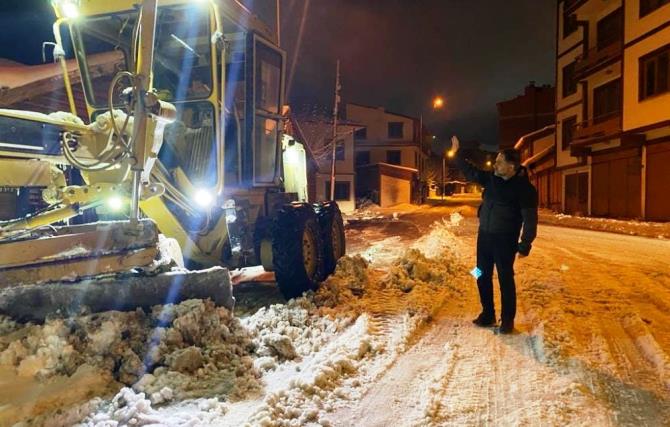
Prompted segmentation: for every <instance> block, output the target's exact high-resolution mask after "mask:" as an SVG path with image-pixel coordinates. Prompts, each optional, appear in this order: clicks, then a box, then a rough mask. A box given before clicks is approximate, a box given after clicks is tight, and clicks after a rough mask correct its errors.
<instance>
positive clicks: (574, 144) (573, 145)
mask: <svg viewBox="0 0 670 427" xmlns="http://www.w3.org/2000/svg"><path fill="white" fill-rule="evenodd" d="M621 130H622V127H621V111H615V112H612V113H608V114H606V115H604V116H600V117H596V118H594V119H590V120H587V121H585V122H581V123H577V124H576V125H575V127H574V128H573V133H572V141H570V152H571V154H572V155H584V154H587V152H588V151H590V150H589V146H590V145H592V144H596V143H598V142H603V141H607V140H608V139H612V138H616V137H618V136H620V135H621Z"/></svg>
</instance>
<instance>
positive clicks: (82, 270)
mask: <svg viewBox="0 0 670 427" xmlns="http://www.w3.org/2000/svg"><path fill="white" fill-rule="evenodd" d="M52 4H53V7H54V9H55V11H56V15H57V17H58V19H57V21H56V22H55V23H54V26H53V29H54V38H55V48H54V57H55V59H56V60H57V61H59V62H60V63H61V64H62V68H63V71H64V73H63V74H64V80H65V86H66V93H67V94H68V99H69V104H70V109H71V111H70V112H67V113H64V112H57V113H54V114H49V115H43V114H37V113H32V112H25V111H16V110H0V187H5V188H14V189H15V190H16V191H17V192H20V191H25V189H27V188H32V189H35V188H40V189H41V197H42V199H43V202H44V204H45V207H44V208H43V209H41V210H39V211H36V212H31V213H30V214H29V215H27V216H25V217H21V218H15V219H12V220H9V221H4V222H0V259H2V260H3V261H2V262H0V312H5V313H8V314H10V315H11V314H14V315H15V317H31V315H30V313H27V312H29V311H30V310H29V309H22V310H20V312H16V311H13V310H14V308H13V307H16V306H17V303H18V304H19V305H22V306H31V305H40V306H44V307H45V308H44V309H43V310H41V312H42V311H43V312H44V313H47V312H52V311H72V310H76V309H77V308H78V306H79V305H81V304H86V305H87V306H88V307H89V308H91V307H97V308H96V309H101V310H102V309H109V308H119V307H121V308H133V307H135V306H146V305H151V304H163V303H167V302H175V301H176V300H179V299H182V298H190V297H198V298H205V297H207V296H209V297H212V298H213V299H214V300H216V301H217V302H220V303H222V304H225V305H231V304H232V295H231V294H232V290H231V286H230V281H229V280H228V278H227V271H228V270H227V269H231V268H240V267H245V266H252V265H263V267H264V268H265V269H266V270H267V271H274V273H275V277H276V281H277V283H278V285H279V287H280V289H281V291H282V293H283V294H284V295H285V296H286V297H294V296H297V295H300V294H301V293H302V292H304V291H306V290H308V289H312V288H314V287H315V286H316V284H317V283H318V282H319V281H321V280H323V279H324V278H325V277H326V276H327V275H329V274H330V273H332V272H333V271H334V269H335V264H336V262H337V260H338V259H339V258H340V257H341V256H342V255H343V254H344V252H345V241H344V228H343V224H342V217H341V214H340V212H339V209H338V207H337V204H336V203H334V202H329V201H326V202H321V203H310V201H308V200H307V178H306V173H307V172H306V160H305V156H306V152H305V147H303V146H302V145H301V144H300V143H299V142H296V141H295V140H294V139H292V138H291V137H290V136H289V135H285V134H284V133H283V132H282V129H283V127H284V120H285V117H284V116H283V115H282V107H283V105H284V77H285V54H284V52H283V51H281V50H280V49H279V48H278V47H277V46H276V44H275V41H274V35H273V33H272V32H271V31H270V30H269V29H268V27H267V26H265V25H264V24H263V23H262V22H261V21H260V20H259V19H258V18H257V17H256V16H255V15H253V14H252V13H250V12H249V11H248V10H247V9H246V8H245V7H244V6H243V5H241V4H240V3H238V2H237V1H236V0H218V1H214V0H201V1H193V0H189V1H185V0H181V1H180V0H145V1H141V2H139V4H138V1H137V0H122V1H114V2H109V1H105V0H53V1H52ZM64 35H67V37H64ZM67 39H69V41H68V43H71V48H70V47H69V46H65V45H64V42H63V40H67ZM69 51H71V52H72V53H73V56H74V58H75V59H76V62H77V65H78V69H79V73H80V75H81V90H77V91H75V90H73V87H72V86H71V85H70V82H69V79H68V70H67V65H66V52H69ZM79 93H81V94H83V99H79V97H78V96H76V95H77V94H79ZM77 101H79V102H77ZM82 213H84V214H85V215H84V218H86V219H88V222H86V223H84V224H81V222H82V221H81V219H78V218H81V214H82ZM66 222H69V223H67V224H66ZM75 222H78V223H79V224H78V225H75V224H74V223H75ZM159 233H160V234H162V235H165V236H167V237H168V238H170V239H174V241H176V242H177V243H178V246H179V248H180V249H181V253H182V254H183V258H184V259H183V261H182V260H180V259H179V258H180V256H179V255H175V254H176V253H177V252H179V251H175V250H171V251H168V252H170V253H171V257H172V258H176V260H175V262H176V263H177V264H182V262H184V263H185V266H186V267H188V268H191V269H203V268H209V267H212V266H222V267H224V268H225V269H226V270H225V274H223V275H222V273H221V272H220V271H219V272H217V271H218V270H216V269H215V270H205V271H199V272H195V273H193V272H183V273H182V274H175V272H174V271H173V272H170V273H165V274H164V273H160V272H159V273H158V274H157V273H156V269H155V268H154V267H155V266H156V265H157V264H160V262H158V261H157V259H159V258H160V253H161V252H165V251H164V249H165V248H167V247H170V246H172V247H173V249H174V247H175V245H170V242H171V241H172V240H166V239H163V238H162V237H161V236H160V235H159ZM160 249H162V251H161V250H160ZM149 270H151V271H152V273H151V274H148V273H146V272H147V271H149ZM166 274H168V277H167V278H166V277H165V275H166ZM138 275H140V279H138ZM224 276H225V277H226V279H225V280H223V283H221V282H222V279H221V277H224ZM101 277H103V279H101ZM128 277H132V280H128ZM207 277H211V278H212V280H213V281H216V282H217V283H220V285H219V286H218V287H216V286H215V287H212V284H211V283H208V279H207ZM194 278H197V279H194ZM110 281H111V282H112V283H114V284H115V285H116V286H117V287H118V288H119V289H121V288H123V287H124V286H129V285H128V283H133V285H132V286H134V287H133V288H132V289H131V290H129V291H128V292H127V293H124V292H117V293H116V295H115V294H114V291H112V292H109V283H108V282H110ZM71 282H75V283H77V286H71ZM101 282H104V283H105V284H104V287H105V289H104V292H102V291H101V292H97V293H96V292H94V291H93V289H94V288H100V283H101ZM191 282H193V283H191ZM210 282H211V281H210ZM69 289H71V290H72V292H70V291H69ZM149 289H151V291H148V290H149ZM189 289H190V291H188V292H187V290H189ZM213 292H218V293H220V295H218V296H215V295H211V293H213ZM208 294H210V295H208ZM59 295H60V296H59ZM83 295H86V296H87V297H86V298H84V297H83ZM140 296H141V297H140ZM124 298H125V300H123V301H122V299H124ZM100 299H109V301H102V302H101V301H100ZM133 300H137V301H133ZM140 300H141V301H140ZM33 317H35V315H33ZM38 317H39V316H38Z"/></svg>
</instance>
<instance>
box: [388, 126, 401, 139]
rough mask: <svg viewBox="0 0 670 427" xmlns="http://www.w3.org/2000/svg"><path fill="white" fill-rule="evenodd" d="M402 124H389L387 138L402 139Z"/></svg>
mask: <svg viewBox="0 0 670 427" xmlns="http://www.w3.org/2000/svg"><path fill="white" fill-rule="evenodd" d="M403 124H404V123H403V122H389V132H388V134H389V138H402V136H403Z"/></svg>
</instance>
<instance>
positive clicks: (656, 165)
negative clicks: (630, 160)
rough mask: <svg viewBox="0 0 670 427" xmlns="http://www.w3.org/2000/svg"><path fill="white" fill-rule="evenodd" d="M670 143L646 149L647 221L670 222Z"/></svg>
mask: <svg viewBox="0 0 670 427" xmlns="http://www.w3.org/2000/svg"><path fill="white" fill-rule="evenodd" d="M668 165H670V142H665V143H662V144H655V145H650V146H649V147H648V148H647V197H646V200H647V212H646V213H647V219H650V220H652V221H670V196H669V194H670V193H668V183H669V182H670V169H668Z"/></svg>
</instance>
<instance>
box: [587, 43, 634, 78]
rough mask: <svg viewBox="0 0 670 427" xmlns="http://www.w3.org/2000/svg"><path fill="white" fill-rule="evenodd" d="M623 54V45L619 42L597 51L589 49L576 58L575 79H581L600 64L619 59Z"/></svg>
mask: <svg viewBox="0 0 670 427" xmlns="http://www.w3.org/2000/svg"><path fill="white" fill-rule="evenodd" d="M622 53H623V43H622V42H621V41H618V42H615V43H612V44H610V45H609V46H606V47H603V48H600V49H598V48H597V47H595V48H593V49H589V50H588V51H586V53H583V54H582V55H581V56H579V57H578V58H577V62H576V63H575V77H576V78H577V79H582V78H584V77H585V76H586V75H588V74H589V73H591V72H593V71H594V70H596V69H597V68H598V67H599V66H601V65H602V64H606V63H608V62H610V61H614V60H616V59H620V58H621V54H622Z"/></svg>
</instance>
